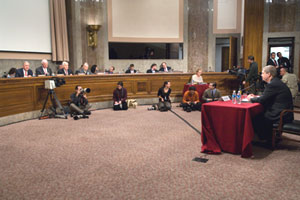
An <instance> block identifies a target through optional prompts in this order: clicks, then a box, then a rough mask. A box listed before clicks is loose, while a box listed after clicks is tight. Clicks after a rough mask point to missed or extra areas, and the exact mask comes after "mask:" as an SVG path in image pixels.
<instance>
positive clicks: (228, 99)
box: [221, 96, 231, 101]
mask: <svg viewBox="0 0 300 200" xmlns="http://www.w3.org/2000/svg"><path fill="white" fill-rule="evenodd" d="M221 98H222V100H223V101H230V100H231V99H230V97H229V96H222V97H221Z"/></svg>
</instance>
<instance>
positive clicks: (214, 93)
mask: <svg viewBox="0 0 300 200" xmlns="http://www.w3.org/2000/svg"><path fill="white" fill-rule="evenodd" d="M202 100H203V101H204V102H212V101H219V100H221V92H220V90H218V89H217V83H209V86H208V88H207V89H206V90H205V91H204V93H203V95H202Z"/></svg>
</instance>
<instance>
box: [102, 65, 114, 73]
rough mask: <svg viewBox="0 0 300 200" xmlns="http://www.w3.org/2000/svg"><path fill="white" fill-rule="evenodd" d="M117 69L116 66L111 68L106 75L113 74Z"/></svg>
mask: <svg viewBox="0 0 300 200" xmlns="http://www.w3.org/2000/svg"><path fill="white" fill-rule="evenodd" d="M115 69H116V68H115V67H114V66H111V67H110V68H109V70H106V71H105V73H106V74H113V73H114V71H115Z"/></svg>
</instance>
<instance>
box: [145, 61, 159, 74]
mask: <svg viewBox="0 0 300 200" xmlns="http://www.w3.org/2000/svg"><path fill="white" fill-rule="evenodd" d="M157 72H158V70H157V65H156V64H155V63H153V64H152V65H151V67H150V69H148V70H147V73H157Z"/></svg>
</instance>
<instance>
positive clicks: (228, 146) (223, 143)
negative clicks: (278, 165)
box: [201, 101, 263, 157]
mask: <svg viewBox="0 0 300 200" xmlns="http://www.w3.org/2000/svg"><path fill="white" fill-rule="evenodd" d="M262 111H263V106H262V105H261V104H258V103H242V104H232V102H231V101H226V102H224V101H215V102H211V103H205V104H203V105H202V111H201V121H202V133H201V140H202V148H201V152H204V153H221V151H224V152H230V153H234V154H241V155H242V157H251V156H252V144H251V141H252V139H253V136H254V131H253V127H252V118H253V117H254V116H255V115H257V114H259V113H260V112H262Z"/></svg>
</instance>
